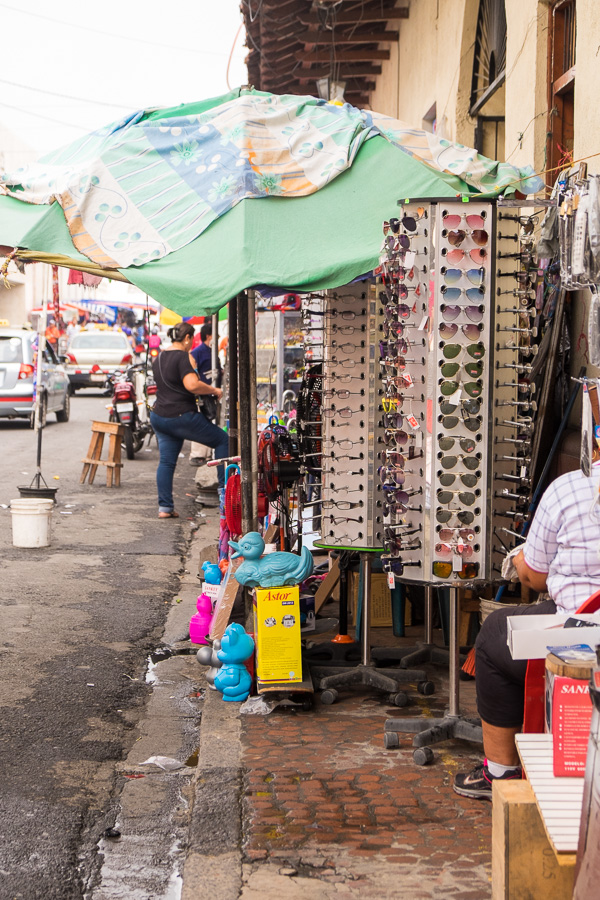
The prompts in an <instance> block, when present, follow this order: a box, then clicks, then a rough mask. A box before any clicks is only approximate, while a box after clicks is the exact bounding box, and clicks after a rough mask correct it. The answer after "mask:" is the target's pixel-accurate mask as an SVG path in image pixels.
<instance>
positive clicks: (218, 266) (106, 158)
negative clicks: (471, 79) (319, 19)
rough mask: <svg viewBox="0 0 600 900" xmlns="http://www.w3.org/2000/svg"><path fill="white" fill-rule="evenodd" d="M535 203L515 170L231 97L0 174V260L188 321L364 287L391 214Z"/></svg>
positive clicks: (116, 129)
mask: <svg viewBox="0 0 600 900" xmlns="http://www.w3.org/2000/svg"><path fill="white" fill-rule="evenodd" d="M540 187H541V183H540V180H539V179H538V178H536V177H535V176H533V174H532V172H531V170H530V169H516V168H514V167H512V166H510V165H507V164H503V163H496V162H493V161H491V160H488V159H486V158H485V157H482V156H480V155H479V154H477V153H476V152H475V151H474V150H470V149H469V148H466V147H463V146H462V145H459V144H452V143H450V142H448V141H444V140H441V139H439V138H438V137H436V136H435V135H431V134H428V133H427V132H424V131H419V130H416V129H411V128H409V127H407V126H406V125H404V124H403V123H401V122H398V121H397V120H394V119H390V118H388V117H385V116H380V115H378V114H376V113H372V112H369V111H365V110H357V109H355V108H354V107H351V106H349V105H348V104H344V105H343V106H336V105H334V104H330V103H325V102H324V101H321V100H317V99H315V98H313V97H297V96H293V97H292V96H278V95H273V94H264V93H261V92H257V91H244V92H240V91H235V92H232V93H231V94H228V95H225V96H224V97H220V98H216V99H214V100H208V101H205V102H203V103H196V104H187V105H183V106H181V107H176V108H174V109H160V110H152V111H141V112H139V113H136V114H135V115H133V116H130V117H128V118H127V119H125V120H123V121H122V122H119V123H116V124H115V125H112V126H108V127H107V128H104V129H101V130H100V131H98V132H95V133H93V134H92V135H88V136H87V137H86V138H83V139H82V140H80V141H78V142H76V143H75V144H72V145H70V146H69V147H66V148H63V149H62V150H59V151H57V152H56V153H54V154H51V155H50V156H48V157H46V158H45V159H44V160H43V161H42V162H41V163H38V164H36V166H33V167H27V168H26V169H22V170H18V171H17V172H13V173H6V174H4V175H3V176H1V177H0V190H2V191H4V194H5V196H1V197H0V244H4V245H8V246H11V247H20V248H24V249H25V250H29V251H31V252H32V253H33V254H35V258H44V257H43V254H49V255H51V256H52V255H53V256H57V255H58V256H60V257H66V258H69V259H70V260H71V265H74V267H81V268H83V267H84V266H86V267H87V270H88V271H95V272H98V271H100V270H102V271H103V272H104V274H107V273H108V272H113V273H115V274H116V273H117V272H119V273H121V276H123V277H125V278H127V279H128V280H129V281H131V282H132V283H133V284H135V285H136V286H137V287H139V288H141V290H143V291H145V292H146V293H148V294H150V295H151V296H152V297H154V298H155V299H156V300H158V301H159V302H160V303H161V304H162V305H164V306H167V307H168V308H169V309H172V310H174V311H176V312H177V313H179V314H180V315H182V316H190V315H198V314H208V313H212V312H214V311H216V310H217V309H219V308H220V307H221V306H223V305H224V304H225V303H226V302H227V301H228V300H229V299H230V298H231V297H232V296H234V295H235V294H237V293H238V292H239V291H240V290H243V289H244V288H247V287H251V286H254V285H257V284H268V285H273V286H276V287H282V288H295V289H297V290H311V289H318V288H325V287H335V286H338V285H340V284H345V283H347V282H349V281H351V280H352V279H353V278H356V277H358V276H359V275H361V274H363V273H365V272H368V271H370V270H371V269H372V268H374V267H375V266H376V265H377V264H378V256H379V244H380V227H381V222H382V220H383V219H384V218H388V217H390V216H392V215H394V213H395V212H396V211H397V206H396V202H397V200H398V199H402V198H405V197H409V196H410V197H413V198H415V197H422V198H433V197H438V198H444V197H447V198H454V197H456V196H457V194H459V195H463V196H467V197H468V196H472V195H477V196H482V195H485V196H495V195H497V194H499V193H501V192H507V191H513V192H514V191H515V190H516V189H518V190H520V191H523V192H525V193H531V192H534V191H535V190H538V189H539V188H540ZM24 201H25V202H24ZM23 258H27V256H26V255H23ZM113 277H114V276H113Z"/></svg>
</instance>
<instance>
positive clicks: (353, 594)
mask: <svg viewBox="0 0 600 900" xmlns="http://www.w3.org/2000/svg"><path fill="white" fill-rule="evenodd" d="M359 580H360V576H359V573H358V572H348V621H349V623H350V624H352V625H354V624H355V622H356V610H357V608H358V584H359ZM370 609H371V628H390V627H391V626H392V593H391V591H390V589H389V587H388V583H387V576H386V575H385V574H384V573H383V572H375V573H372V574H371V598H370Z"/></svg>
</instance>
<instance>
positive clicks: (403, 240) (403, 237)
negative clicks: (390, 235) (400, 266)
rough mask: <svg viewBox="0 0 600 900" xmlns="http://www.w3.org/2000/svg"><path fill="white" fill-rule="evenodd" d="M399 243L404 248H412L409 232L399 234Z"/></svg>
mask: <svg viewBox="0 0 600 900" xmlns="http://www.w3.org/2000/svg"><path fill="white" fill-rule="evenodd" d="M398 243H399V244H400V246H401V247H402V249H403V250H408V249H409V248H410V239H409V237H408V235H407V234H400V235H398Z"/></svg>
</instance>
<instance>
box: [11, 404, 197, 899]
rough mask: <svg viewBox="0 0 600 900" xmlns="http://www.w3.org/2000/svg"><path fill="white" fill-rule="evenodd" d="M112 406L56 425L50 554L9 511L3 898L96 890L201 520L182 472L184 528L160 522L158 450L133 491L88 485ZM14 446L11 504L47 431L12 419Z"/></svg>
mask: <svg viewBox="0 0 600 900" xmlns="http://www.w3.org/2000/svg"><path fill="white" fill-rule="evenodd" d="M106 403H107V399H106V398H105V397H101V396H100V395H93V394H89V393H86V394H83V393H80V394H78V395H77V396H75V397H74V398H73V402H72V407H71V408H72V418H71V421H70V422H69V423H66V424H57V423H56V422H55V421H54V420H55V417H54V416H53V415H51V416H49V423H48V426H47V428H46V429H45V431H44V440H43V461H42V472H43V474H44V476H45V478H46V480H47V481H48V483H49V484H51V485H54V486H56V485H58V486H59V491H58V495H57V500H58V505H57V507H56V509H55V511H54V513H53V538H52V543H51V546H50V547H49V548H47V549H39V550H25V549H17V548H14V547H13V546H12V538H11V523H10V518H11V517H10V511H9V510H8V509H1V510H0V543H1V546H2V555H1V559H0V720H1V729H0V817H1V820H2V826H1V833H2V836H1V839H0V898H1V900H9V898H10V900H13V898H23V900H37V898H42V897H43V898H45V900H71V898H73V900H75V898H81V897H83V895H84V892H85V889H86V885H88V884H90V883H91V880H93V877H94V873H95V870H96V868H97V866H99V861H98V857H97V854H96V851H95V847H96V843H97V840H98V838H99V837H100V836H101V834H102V832H103V830H104V829H105V828H106V827H107V825H111V824H113V821H114V811H112V812H111V802H112V800H111V796H112V792H113V789H114V787H115V777H116V776H115V768H116V765H117V763H118V762H119V761H120V760H122V759H124V758H125V757H126V756H127V752H128V749H129V748H130V746H131V744H132V743H133V742H134V741H135V740H136V738H137V736H138V735H137V733H136V732H135V726H136V725H137V724H138V721H139V719H140V716H141V715H142V714H143V711H144V704H145V703H146V700H147V699H148V696H149V693H150V686H149V684H147V682H146V680H145V675H146V670H147V663H148V656H149V653H150V652H151V651H152V650H153V649H154V648H156V647H157V646H158V645H159V644H160V643H161V638H162V634H163V628H164V623H165V619H166V615H167V612H168V610H169V608H170V607H171V604H172V603H173V594H174V593H176V591H177V588H178V585H179V578H178V576H179V573H180V570H181V567H182V553H184V551H185V547H186V540H185V537H186V536H188V537H189V533H190V527H189V526H190V525H191V523H190V522H189V521H188V517H192V516H195V514H196V512H197V508H196V507H195V504H194V502H193V499H191V498H190V497H186V492H190V491H191V489H192V486H193V480H192V475H193V473H192V470H191V469H190V467H189V465H188V463H187V460H183V459H182V460H181V461H180V462H181V464H180V465H179V467H178V473H177V475H176V482H175V485H176V497H177V498H178V508H179V511H180V513H181V516H182V518H181V519H180V521H179V522H175V521H170V520H167V521H159V520H158V518H157V516H156V513H157V504H156V494H155V481H154V479H155V471H156V464H157V457H158V453H157V449H156V445H155V443H154V442H153V443H152V449H151V451H150V452H146V451H142V452H141V453H139V454H138V456H137V458H136V459H135V460H134V461H131V462H128V461H127V460H124V464H125V465H124V469H123V475H122V486H121V488H120V489H114V488H113V489H108V488H106V486H105V474H104V470H103V469H100V470H99V471H98V475H97V477H96V482H95V484H94V485H93V486H90V485H88V484H85V485H80V484H79V477H80V474H81V468H82V466H81V458H82V457H83V456H84V455H85V454H86V452H87V448H88V444H89V440H90V421H91V420H92V419H94V418H97V419H102V420H106V419H107V411H106V410H105V408H104V406H105V404H106ZM0 446H1V449H2V455H1V458H2V467H1V468H0V503H2V504H9V503H10V501H11V499H13V498H15V497H18V496H19V495H18V491H17V490H16V487H17V485H19V484H28V483H29V482H30V480H31V478H32V477H33V474H34V472H35V465H34V464H35V439H34V434H33V432H32V431H30V430H29V428H28V427H27V426H26V425H25V424H24V423H20V422H5V421H0ZM55 476H56V478H55ZM183 632H184V629H183V626H182V635H181V636H183ZM186 715H187V716H188V717H191V720H192V722H195V721H196V717H197V713H196V712H195V711H194V710H193V709H191V710H190V708H189V707H188V710H187V713H186ZM147 755H149V754H147ZM165 877H166V879H168V877H169V872H168V867H167V870H166V875H165ZM158 895H159V894H158V893H157V894H156V895H155V896H158Z"/></svg>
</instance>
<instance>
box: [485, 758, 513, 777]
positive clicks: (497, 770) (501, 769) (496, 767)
mask: <svg viewBox="0 0 600 900" xmlns="http://www.w3.org/2000/svg"><path fill="white" fill-rule="evenodd" d="M486 765H487V767H488V772H489V773H490V775H491V776H492V777H493V778H502V776H503V775H504V774H505V773H506V772H514V770H515V769H518V768H519V767H518V766H503V765H501V764H500V763H495V762H492V761H491V759H488V760H486Z"/></svg>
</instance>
